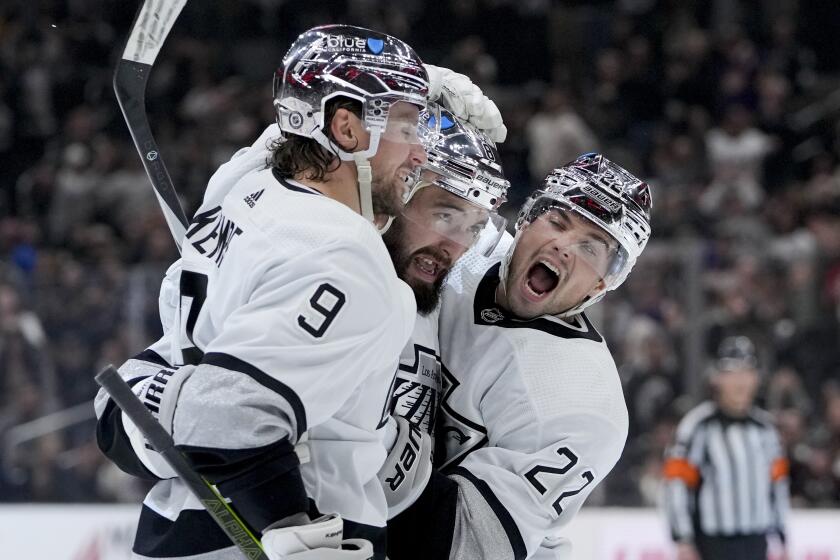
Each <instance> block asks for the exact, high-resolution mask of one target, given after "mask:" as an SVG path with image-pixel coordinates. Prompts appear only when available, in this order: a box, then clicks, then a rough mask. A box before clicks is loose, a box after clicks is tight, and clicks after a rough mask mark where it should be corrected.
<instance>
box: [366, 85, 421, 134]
mask: <svg viewBox="0 0 840 560" xmlns="http://www.w3.org/2000/svg"><path fill="white" fill-rule="evenodd" d="M398 103H404V104H405V105H414V106H417V105H415V104H414V103H410V102H408V101H406V100H405V99H404V98H401V97H395V96H393V95H382V96H375V97H370V98H368V99H367V100H366V101H365V108H364V111H365V119H364V122H365V126H366V127H367V128H368V130H370V129H371V128H372V127H379V129H380V130H381V131H382V132H381V136H380V138H381V139H383V140H387V141H389V142H396V143H400V144H419V143H420V139H419V138H418V136H417V128H418V121H419V111H418V113H417V114H416V115H413V116H406V115H397V114H395V111H394V110H393V109H394V106H395V105H397V104H398ZM417 107H418V109H422V107H420V106H417Z"/></svg>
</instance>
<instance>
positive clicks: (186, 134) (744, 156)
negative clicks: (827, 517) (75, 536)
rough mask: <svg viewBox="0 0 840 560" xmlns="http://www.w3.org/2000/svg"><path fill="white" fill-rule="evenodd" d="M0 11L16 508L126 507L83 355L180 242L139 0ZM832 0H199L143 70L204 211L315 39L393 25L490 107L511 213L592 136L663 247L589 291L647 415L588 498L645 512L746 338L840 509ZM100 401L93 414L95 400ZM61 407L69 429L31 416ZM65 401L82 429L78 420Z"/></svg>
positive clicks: (144, 295)
mask: <svg viewBox="0 0 840 560" xmlns="http://www.w3.org/2000/svg"><path fill="white" fill-rule="evenodd" d="M129 4H131V6H129V5H127V4H126V3H125V2H117V1H115V0H107V1H106V0H98V1H94V0H66V1H61V2H59V1H57V0H55V1H43V2H34V3H33V2H18V1H13V2H4V3H3V5H2V7H0V370H2V373H1V374H0V501H113V500H136V499H137V498H138V497H139V496H140V495H142V493H143V484H142V483H140V482H138V481H133V480H129V479H127V478H126V477H124V476H123V475H121V473H119V472H118V471H117V470H116V468H115V467H113V466H111V465H109V464H108V463H107V462H106V461H105V460H104V459H103V458H102V457H101V456H100V455H99V453H98V451H97V449H96V447H95V444H94V443H93V442H92V441H91V434H92V431H93V421H92V419H91V418H90V416H92V406H90V404H89V403H90V401H91V399H92V398H93V395H94V394H95V391H96V386H95V383H94V381H93V374H94V373H95V372H96V371H97V370H98V369H99V368H101V367H102V366H103V365H104V364H107V363H114V364H119V363H121V362H122V361H123V360H124V359H125V358H126V357H128V356H130V355H132V354H133V353H136V352H137V351H139V350H141V349H142V348H143V347H144V346H145V345H146V344H148V343H149V342H151V341H152V340H153V339H154V338H156V337H157V336H158V335H159V333H160V325H159V321H158V318H157V289H158V285H159V281H160V279H161V277H162V275H163V273H164V271H165V270H166V267H167V266H168V264H169V263H171V262H172V261H173V260H174V259H175V258H177V252H176V250H175V245H174V243H173V242H172V240H171V238H170V236H169V233H168V230H167V228H166V224H165V222H164V221H163V219H162V217H161V214H160V211H159V210H158V207H157V203H156V201H155V199H154V196H153V195H152V191H151V188H150V185H149V184H148V180H147V179H146V176H145V174H144V172H143V169H142V167H141V166H140V163H139V159H138V156H137V153H136V151H135V149H134V147H133V145H132V143H131V139H130V137H129V134H128V132H127V130H126V128H125V125H124V122H123V120H122V117H121V115H120V113H119V109H118V106H117V104H116V101H115V99H114V95H113V93H112V87H111V78H112V70H113V66H114V63H115V61H116V59H117V57H118V51H119V49H120V48H121V46H122V44H123V42H124V39H125V36H126V33H127V30H128V29H129V26H130V24H131V21H132V19H133V16H134V14H133V10H134V3H129ZM837 21H840V4H838V3H837V2H836V1H832V0H825V1H818V0H814V1H809V2H802V3H799V2H797V1H796V0H763V1H755V2H752V1H746V0H741V1H737V0H710V1H706V2H700V1H696V2H675V1H669V0H635V1H631V0H611V1H600V2H598V1H596V2H575V1H568V2H559V1H555V2H552V1H550V0H447V1H444V2H434V3H432V2H429V3H428V4H427V3H425V2H423V1H422V0H403V1H401V2H375V1H371V0H345V1H323V2H317V3H307V4H306V6H305V7H303V5H302V4H301V3H299V2H294V1H291V0H251V1H240V2H195V3H190V4H189V5H188V6H187V7H186V8H185V10H184V13H183V14H182V16H181V19H179V21H178V23H177V25H176V27H175V29H174V30H173V32H172V35H171V36H170V38H169V40H168V41H167V43H166V45H165V46H164V49H163V51H162V54H161V56H160V57H159V60H158V62H157V63H156V64H155V68H154V71H153V72H152V75H151V79H150V83H149V87H148V91H147V107H148V113H149V119H150V121H151V123H152V127H153V129H154V132H155V136H156V138H157V140H158V143H159V145H160V148H161V153H162V154H163V157H164V159H165V160H166V163H167V165H168V167H169V170H170V172H171V175H172V179H173V183H174V185H175V186H176V187H177V189H178V190H179V191H180V193H181V195H182V197H183V202H184V206H185V207H186V208H187V209H188V213H190V211H191V210H193V209H195V208H196V207H197V204H198V202H199V200H200V198H201V195H202V192H203V189H204V186H205V184H206V181H207V179H208V178H209V177H210V175H211V174H212V172H213V171H214V169H215V168H216V167H217V166H218V165H219V164H221V163H222V162H224V161H226V160H227V159H228V158H229V157H230V156H231V154H232V153H233V152H234V151H235V150H236V149H237V148H239V147H241V146H243V145H247V144H250V143H251V142H252V141H253V140H254V139H255V138H256V137H257V136H258V134H259V132H261V131H262V129H263V128H264V127H265V126H266V125H267V124H269V123H270V122H272V120H273V109H272V105H271V78H272V73H273V70H274V67H275V65H276V64H277V62H278V61H279V60H280V59H281V57H282V55H283V52H284V51H285V48H286V47H287V46H288V45H289V44H290V43H291V41H292V40H293V38H294V37H295V36H296V35H297V34H298V33H300V32H302V31H303V30H305V29H307V28H309V27H311V26H314V25H317V24H322V23H330V22H342V23H353V24H358V25H364V26H366V27H370V28H374V29H379V30H383V31H387V32H390V33H392V34H394V35H397V36H399V37H400V38H402V39H405V40H406V41H408V42H409V43H410V44H411V45H413V46H414V47H415V48H416V50H417V51H418V53H419V54H420V55H421V57H423V58H424V60H426V61H428V62H431V63H434V64H438V65H442V66H447V67H449V68H452V69H453V70H456V71H459V72H463V73H466V74H468V75H469V76H471V77H472V79H473V80H474V81H475V82H476V83H478V84H479V85H480V86H481V87H482V88H483V89H484V90H485V92H486V93H487V94H488V95H489V96H490V97H491V98H493V99H494V100H496V101H497V102H498V104H499V106H500V108H501V110H502V113H503V115H504V118H505V122H506V124H507V127H508V130H509V135H508V139H507V141H506V142H505V143H504V144H503V145H502V146H501V153H502V156H503V163H504V166H505V170H506V172H507V174H508V176H509V178H510V180H511V182H512V184H513V188H512V192H511V195H510V197H509V198H510V202H509V205H508V207H507V208H508V209H507V212H509V213H511V214H513V213H515V212H516V208H517V206H518V205H519V204H520V203H521V202H522V201H523V199H524V197H525V196H526V195H527V193H528V192H529V190H530V189H531V188H533V187H534V186H536V185H537V184H538V182H539V180H540V179H541V178H542V177H544V176H545V175H546V173H547V172H548V171H549V170H550V169H551V168H552V167H554V166H557V165H559V164H562V163H565V162H566V161H569V160H571V159H573V158H574V157H575V156H577V155H578V154H580V153H582V152H587V151H594V150H598V151H602V152H603V153H605V154H607V156H608V157H610V158H611V159H613V160H615V161H617V162H620V163H621V164H622V165H624V166H625V167H627V168H629V169H631V170H633V171H635V172H636V173H637V174H639V175H641V176H644V177H646V178H647V179H648V180H649V182H650V183H651V184H652V185H653V187H654V211H653V232H654V233H653V240H652V241H651V242H650V244H649V246H648V249H647V251H646V254H645V255H643V257H642V259H641V260H640V261H639V263H638V264H637V265H636V269H635V272H634V273H633V274H632V275H631V276H630V279H629V280H628V282H627V283H626V285H625V286H623V287H622V288H621V289H620V290H619V291H617V292H616V293H614V294H610V295H609V296H608V297H607V298H606V299H605V300H604V301H603V302H602V303H601V304H599V305H598V306H595V307H594V308H593V313H592V316H593V319H594V320H595V321H596V323H597V324H598V325H599V326H600V328H601V330H602V332H603V333H604V335H605V337H606V339H607V341H608V343H609V345H610V348H611V349H612V351H613V354H614V356H615V359H616V363H617V364H618V366H619V370H620V374H621V377H622V382H623V384H624V389H625V395H626V398H627V404H628V408H629V412H630V420H631V428H630V436H629V439H628V443H627V447H626V450H625V452H624V455H623V457H622V459H621V462H620V463H619V465H618V466H617V467H616V469H615V470H614V471H613V473H612V474H611V475H610V476H609V477H608V479H607V482H606V483H605V484H604V485H602V487H601V488H599V489H598V491H597V492H596V494H595V495H593V496H592V498H591V499H590V503H596V504H601V505H655V504H656V503H657V501H658V494H659V488H660V486H659V477H660V470H661V461H662V452H663V449H664V447H665V445H666V444H667V442H668V440H669V438H670V437H671V435H672V432H673V429H674V426H675V424H676V422H677V421H678V420H679V418H680V416H681V414H682V413H684V412H685V411H686V410H687V409H688V408H690V406H691V405H692V404H694V403H696V402H697V401H698V400H699V399H701V398H703V396H704V392H705V391H706V390H707V388H706V383H705V376H706V374H707V372H706V363H707V360H708V356H709V351H710V350H711V349H713V348H714V347H715V345H716V343H717V342H718V341H719V340H720V338H721V337H722V336H725V335H729V334H736V333H738V334H746V335H748V336H750V337H751V338H752V339H753V341H754V342H755V343H756V344H757V346H758V348H759V351H760V354H761V359H762V369H763V388H762V393H761V402H762V404H763V405H764V406H765V407H766V408H768V409H769V410H771V411H772V412H773V413H774V415H775V417H776V419H777V422H778V427H779V430H780V434H781V437H782V439H783V442H784V445H785V447H786V450H787V452H788V454H789V457H790V459H791V464H792V467H791V490H792V496H793V503H794V505H798V506H813V507H826V506H833V507H837V506H838V505H840V88H838V86H840V79H839V78H840V62H838V59H837V57H836V56H835V53H836V50H837V48H838V47H840V39H838V38H837V36H836V25H833V22H837ZM85 410H90V412H89V413H85V412H84V411H85ZM46 415H53V416H51V417H50V418H51V419H54V420H55V421H56V422H62V421H64V423H66V424H68V425H67V426H66V428H64V429H61V430H58V431H47V430H40V426H41V425H42V424H43V422H41V423H39V422H37V421H36V420H37V419H39V418H41V417H44V416H46ZM68 419H69V420H68Z"/></svg>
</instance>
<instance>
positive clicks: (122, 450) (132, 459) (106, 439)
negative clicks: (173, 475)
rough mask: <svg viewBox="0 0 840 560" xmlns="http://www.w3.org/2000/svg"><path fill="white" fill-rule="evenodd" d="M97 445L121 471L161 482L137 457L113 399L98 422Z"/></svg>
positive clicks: (135, 380)
mask: <svg viewBox="0 0 840 560" xmlns="http://www.w3.org/2000/svg"><path fill="white" fill-rule="evenodd" d="M138 359H140V358H138ZM143 379H146V377H135V378H134V379H127V380H126V383H128V384H129V385H131V386H133V385H134V384H136V383H137V382H139V381H142V380H143ZM96 445H97V446H98V447H99V449H100V451H102V453H103V454H104V455H105V456H106V457H108V459H110V460H111V462H112V463H114V464H115V465H117V466H118V467H119V468H120V470H122V471H124V472H126V473H128V474H130V475H133V476H136V477H137V478H142V479H144V480H161V479H160V478H159V477H157V476H155V475H154V474H153V473H152V471H150V470H149V469H147V468H146V465H144V464H143V462H142V461H141V460H140V459H139V458H138V457H137V454H136V453H135V452H134V448H133V447H132V446H131V440H129V439H128V436H127V435H126V433H125V426H123V422H122V414H120V409H119V407H118V406H117V403H115V402H114V401H113V400H112V399H108V403H107V404H106V405H105V410H104V411H103V412H102V416H100V417H99V420H97V421H96Z"/></svg>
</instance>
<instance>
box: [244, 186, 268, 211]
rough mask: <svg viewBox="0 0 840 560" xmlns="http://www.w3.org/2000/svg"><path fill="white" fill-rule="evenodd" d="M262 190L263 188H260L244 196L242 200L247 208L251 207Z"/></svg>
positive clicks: (263, 190)
mask: <svg viewBox="0 0 840 560" xmlns="http://www.w3.org/2000/svg"><path fill="white" fill-rule="evenodd" d="M264 192H265V189H262V190H261V191H257V192H255V193H251V194H249V195H248V196H246V197H245V198H244V199H243V200H244V201H245V204H247V205H248V207H249V208H253V207H254V205H255V204H256V203H257V201H258V200H259V199H260V197H261V196H262V194H263V193H264Z"/></svg>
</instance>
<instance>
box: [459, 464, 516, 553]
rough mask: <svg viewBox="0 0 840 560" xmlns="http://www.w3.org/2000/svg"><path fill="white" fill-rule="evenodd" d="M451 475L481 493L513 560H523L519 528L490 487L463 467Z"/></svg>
mask: <svg viewBox="0 0 840 560" xmlns="http://www.w3.org/2000/svg"><path fill="white" fill-rule="evenodd" d="M452 474H453V475H457V476H462V477H464V478H466V479H467V480H468V481H470V483H472V485H473V486H475V488H476V489H477V490H478V491H479V492H480V493H481V495H482V496H483V497H484V499H485V501H486V502H487V504H488V505H489V506H490V508H491V509H492V510H493V513H495V514H496V517H497V518H498V519H499V523H501V524H502V528H504V530H505V533H506V534H507V538H508V541H510V547H511V549H512V550H513V557H514V559H515V560H524V558H525V556H526V555H527V552H528V551H527V549H526V548H525V541H524V540H523V539H522V534H521V533H520V532H519V527H517V526H516V523H515V522H514V521H513V517H511V515H510V512H508V510H507V509H506V508H505V506H503V505H502V502H500V501H499V498H497V497H496V495H495V494H494V493H493V491H492V490H491V489H490V486H489V485H488V484H487V483H486V482H484V481H483V480H481V479H480V478H478V477H476V476H475V475H474V474H473V473H471V472H470V471H468V470H467V469H465V468H464V467H456V468H454V469H452Z"/></svg>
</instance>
